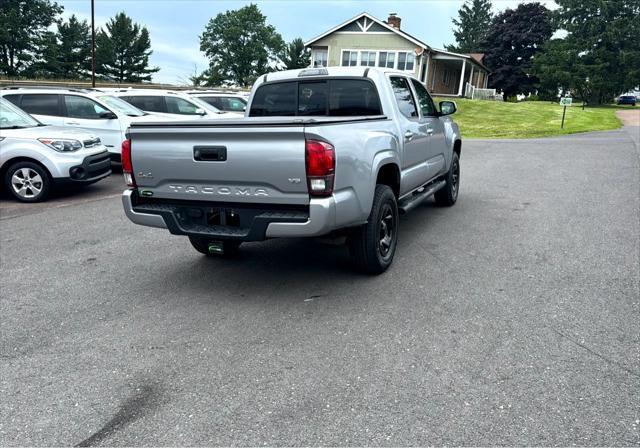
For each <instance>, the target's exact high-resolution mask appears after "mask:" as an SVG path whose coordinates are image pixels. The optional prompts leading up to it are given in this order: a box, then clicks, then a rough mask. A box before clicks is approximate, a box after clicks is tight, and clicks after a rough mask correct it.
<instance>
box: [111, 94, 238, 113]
mask: <svg viewBox="0 0 640 448" xmlns="http://www.w3.org/2000/svg"><path fill="white" fill-rule="evenodd" d="M110 93H111V94H112V95H115V96H117V97H119V98H122V99H123V100H125V101H126V102H128V103H130V104H132V105H133V106H135V107H137V108H138V109H141V110H144V111H145V112H153V113H157V114H161V115H164V116H171V117H172V118H182V119H187V118H207V119H218V118H238V117H239V116H244V113H226V112H224V111H221V110H219V109H218V108H216V107H214V106H212V105H210V104H208V103H206V102H205V101H202V100H200V99H198V98H193V97H191V96H189V95H187V94H185V93H181V92H172V91H169V90H152V89H122V90H119V91H115V92H110Z"/></svg>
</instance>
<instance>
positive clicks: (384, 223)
mask: <svg viewBox="0 0 640 448" xmlns="http://www.w3.org/2000/svg"><path fill="white" fill-rule="evenodd" d="M380 216H381V218H380V234H379V240H378V250H379V251H380V255H382V257H385V258H386V257H387V256H389V253H390V252H391V249H392V247H393V240H394V238H395V232H396V229H395V218H394V214H393V210H392V209H391V206H390V205H389V204H385V205H384V207H383V208H382V213H381V214H380Z"/></svg>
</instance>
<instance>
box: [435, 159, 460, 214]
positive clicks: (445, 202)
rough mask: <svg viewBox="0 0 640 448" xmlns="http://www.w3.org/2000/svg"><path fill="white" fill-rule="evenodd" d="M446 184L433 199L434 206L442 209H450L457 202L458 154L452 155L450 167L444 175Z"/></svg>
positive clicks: (458, 180)
mask: <svg viewBox="0 0 640 448" xmlns="http://www.w3.org/2000/svg"><path fill="white" fill-rule="evenodd" d="M445 180H446V181H447V184H446V185H445V186H444V187H442V188H441V189H440V190H438V191H436V194H434V195H433V197H434V198H435V200H436V204H438V205H440V206H443V207H451V206H452V205H453V204H455V203H456V201H457V200H458V190H459V189H460V157H459V156H458V153H456V152H454V153H453V158H452V160H451V167H450V168H449V172H448V173H447V175H446V178H445Z"/></svg>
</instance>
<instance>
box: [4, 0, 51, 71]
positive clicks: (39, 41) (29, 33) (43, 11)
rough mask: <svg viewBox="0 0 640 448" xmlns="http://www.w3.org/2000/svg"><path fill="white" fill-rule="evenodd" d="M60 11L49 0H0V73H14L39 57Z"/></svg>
mask: <svg viewBox="0 0 640 448" xmlns="http://www.w3.org/2000/svg"><path fill="white" fill-rule="evenodd" d="M61 12H62V7H61V6H59V5H58V4H57V3H55V2H52V1H50V0H0V73H3V74H5V75H8V76H17V75H19V74H20V72H21V71H23V70H25V69H26V68H27V67H28V66H29V65H30V64H32V63H33V62H34V60H35V61H37V60H38V58H39V57H42V54H43V53H45V50H46V46H47V45H49V44H50V43H51V34H50V32H49V31H48V28H49V27H50V26H51V25H52V24H53V23H55V22H56V21H57V16H58V14H60V13H61ZM43 46H44V47H43Z"/></svg>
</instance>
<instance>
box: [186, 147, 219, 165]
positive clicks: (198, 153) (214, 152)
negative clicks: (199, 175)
mask: <svg viewBox="0 0 640 448" xmlns="http://www.w3.org/2000/svg"><path fill="white" fill-rule="evenodd" d="M193 159H194V160H197V161H198V162H224V161H226V160H227V147H226V146H194V147H193Z"/></svg>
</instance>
